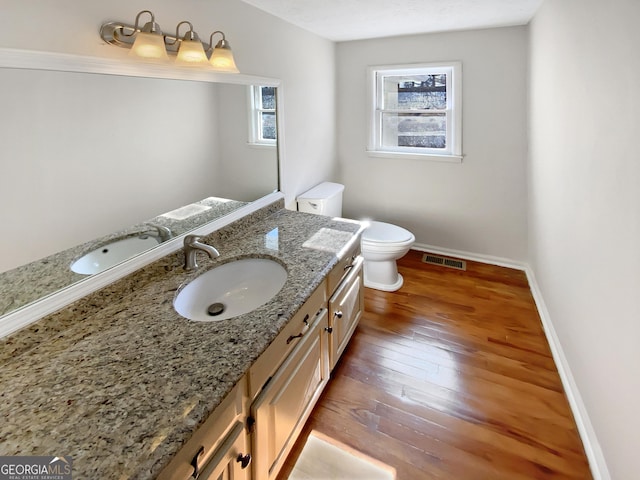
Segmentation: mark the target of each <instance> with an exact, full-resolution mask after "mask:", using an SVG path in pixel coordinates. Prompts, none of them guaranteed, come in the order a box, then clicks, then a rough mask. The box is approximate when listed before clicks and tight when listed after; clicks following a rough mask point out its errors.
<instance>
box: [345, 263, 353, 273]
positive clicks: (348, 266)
mask: <svg viewBox="0 0 640 480" xmlns="http://www.w3.org/2000/svg"><path fill="white" fill-rule="evenodd" d="M350 268H353V264H351V265H345V267H344V270H345V272H346V271H347V270H349V269H350Z"/></svg>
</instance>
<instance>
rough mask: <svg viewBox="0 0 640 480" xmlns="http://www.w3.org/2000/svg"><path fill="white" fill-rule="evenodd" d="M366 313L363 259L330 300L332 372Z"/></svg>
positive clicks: (357, 263)
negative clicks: (363, 288)
mask: <svg viewBox="0 0 640 480" xmlns="http://www.w3.org/2000/svg"><path fill="white" fill-rule="evenodd" d="M363 311H364V294H363V291H362V257H358V258H357V260H356V261H355V262H354V263H353V267H352V269H351V271H350V272H349V274H348V275H347V277H346V278H345V279H344V280H343V281H342V283H341V284H340V285H339V286H338V288H337V289H336V292H335V293H334V294H333V295H332V296H331V298H330V299H329V331H330V332H331V334H330V335H329V361H330V364H331V370H333V367H335V365H336V363H338V359H339V358H340V356H341V355H342V352H343V351H344V349H345V348H346V347H347V344H348V343H349V340H350V339H351V336H352V335H353V331H354V330H355V329H356V326H357V325H358V321H359V320H360V317H361V316H362V312H363Z"/></svg>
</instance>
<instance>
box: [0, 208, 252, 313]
mask: <svg viewBox="0 0 640 480" xmlns="http://www.w3.org/2000/svg"><path fill="white" fill-rule="evenodd" d="M246 204H247V203H246V202H239V201H237V200H229V199H225V198H217V197H209V198H205V199H204V200H201V201H199V202H195V203H192V204H189V205H186V206H184V207H181V208H179V209H176V210H172V211H171V212H167V213H164V214H162V215H158V216H157V217H154V218H152V219H150V220H148V221H146V222H144V223H140V224H137V225H133V226H131V227H128V228H126V229H122V230H120V231H118V232H114V233H111V234H109V235H104V236H102V237H100V238H97V239H95V240H91V241H90V242H86V243H83V244H80V245H76V246H74V247H72V248H69V249H67V250H63V251H61V252H58V253H54V254H52V255H49V256H47V257H44V258H41V259H39V260H35V261H33V262H31V263H28V264H26V265H23V266H20V267H17V268H15V269H12V270H8V271H6V272H1V273H0V316H1V315H4V314H6V313H9V312H11V311H13V310H16V309H18V308H20V307H23V306H25V305H27V304H29V303H31V302H33V301H36V300H38V299H40V298H42V297H44V296H46V295H49V294H51V293H54V292H56V291H58V290H61V289H63V288H65V287H68V286H69V285H72V284H74V283H76V282H78V281H81V280H85V279H86V278H88V277H87V275H83V274H79V273H75V272H73V271H71V264H72V263H73V262H74V260H77V259H78V258H79V257H81V256H82V255H84V254H86V253H88V252H90V251H91V250H94V249H96V248H99V247H102V246H104V245H108V244H109V243H111V242H113V241H115V240H122V239H124V238H128V237H134V236H139V235H141V234H147V235H157V234H158V231H157V230H156V228H155V227H154V226H160V227H166V228H168V229H169V231H170V232H171V235H172V236H177V235H181V234H183V233H185V232H188V231H190V230H193V229H194V228H196V227H199V226H201V225H203V224H205V223H207V222H210V221H211V220H214V219H216V218H220V217H223V216H225V215H227V214H228V213H231V212H233V211H234V210H237V209H238V208H240V207H242V206H244V205H246ZM198 208H199V209H198ZM160 241H161V240H160V239H159V242H160Z"/></svg>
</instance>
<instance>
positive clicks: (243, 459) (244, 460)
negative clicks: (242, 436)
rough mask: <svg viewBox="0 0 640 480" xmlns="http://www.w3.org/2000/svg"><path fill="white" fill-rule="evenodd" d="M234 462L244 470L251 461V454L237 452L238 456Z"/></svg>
mask: <svg viewBox="0 0 640 480" xmlns="http://www.w3.org/2000/svg"><path fill="white" fill-rule="evenodd" d="M236 462H238V463H239V464H240V467H242V469H243V470H244V469H245V468H247V467H248V466H249V464H250V463H251V454H250V453H247V454H246V455H242V454H241V453H239V454H238V458H236Z"/></svg>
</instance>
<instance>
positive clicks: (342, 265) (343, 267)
mask: <svg viewBox="0 0 640 480" xmlns="http://www.w3.org/2000/svg"><path fill="white" fill-rule="evenodd" d="M359 256H360V237H359V236H358V239H357V241H355V242H354V243H353V245H352V246H351V248H350V249H349V250H348V251H347V253H345V255H344V256H343V257H342V259H341V260H340V261H339V262H338V264H337V265H336V266H335V267H333V269H332V270H331V272H329V275H327V297H330V296H331V295H333V292H335V290H336V288H338V285H340V282H341V281H342V279H343V278H344V277H345V276H347V275H348V274H349V271H350V270H351V269H352V268H353V266H354V264H355V261H356V260H357V259H358V257H359Z"/></svg>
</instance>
